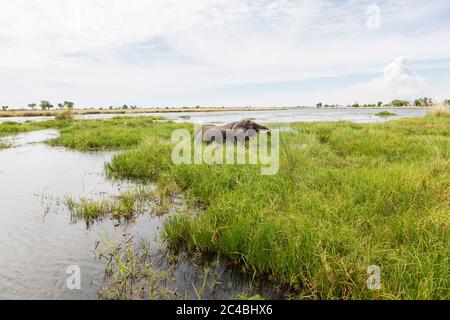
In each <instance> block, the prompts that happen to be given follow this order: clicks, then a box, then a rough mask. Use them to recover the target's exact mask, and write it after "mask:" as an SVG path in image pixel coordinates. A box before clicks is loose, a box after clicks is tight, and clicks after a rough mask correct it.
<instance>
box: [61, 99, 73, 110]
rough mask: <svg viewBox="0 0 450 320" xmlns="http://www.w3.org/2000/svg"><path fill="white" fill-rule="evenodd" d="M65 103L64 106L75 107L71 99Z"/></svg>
mask: <svg viewBox="0 0 450 320" xmlns="http://www.w3.org/2000/svg"><path fill="white" fill-rule="evenodd" d="M63 105H64V108H67V109H73V107H74V106H75V103H73V102H70V101H64V102H63Z"/></svg>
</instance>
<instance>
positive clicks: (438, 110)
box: [429, 104, 450, 117]
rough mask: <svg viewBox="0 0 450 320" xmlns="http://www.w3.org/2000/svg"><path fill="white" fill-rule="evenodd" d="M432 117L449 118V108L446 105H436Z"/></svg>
mask: <svg viewBox="0 0 450 320" xmlns="http://www.w3.org/2000/svg"><path fill="white" fill-rule="evenodd" d="M429 114H430V115H432V116H435V117H444V116H446V117H448V116H450V113H449V112H448V106H445V105H442V104H441V105H434V106H433V107H432V108H431V111H430V112H429Z"/></svg>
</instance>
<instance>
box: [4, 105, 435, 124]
mask: <svg viewBox="0 0 450 320" xmlns="http://www.w3.org/2000/svg"><path fill="white" fill-rule="evenodd" d="M384 110H388V111H391V112H393V113H396V115H395V116H389V117H379V116H377V115H376V114H377V113H378V112H380V111H384ZM426 113H427V110H424V109H390V108H379V109H364V108H361V109H315V108H303V109H291V110H267V111H265V110H263V111H226V112H174V113H170V112H163V113H144V114H123V115H118V114H115V115H114V114H98V115H83V116H76V119H110V118H114V117H117V116H120V117H139V116H160V117H165V118H168V119H170V120H172V121H175V122H195V123H228V122H233V121H237V120H242V119H244V118H250V119H253V120H254V121H257V122H261V123H267V122H272V123H277V122H278V123H279V122H283V123H289V122H297V121H300V122H313V121H352V122H357V123H369V122H383V121H388V120H395V119H401V118H406V117H417V116H423V115H425V114H426ZM52 118H53V117H14V118H0V123H1V122H5V121H15V122H26V121H43V120H47V119H52Z"/></svg>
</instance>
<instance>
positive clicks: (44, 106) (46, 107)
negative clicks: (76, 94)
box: [39, 100, 53, 110]
mask: <svg viewBox="0 0 450 320" xmlns="http://www.w3.org/2000/svg"><path fill="white" fill-rule="evenodd" d="M39 107H41V109H42V110H50V109H51V108H53V105H52V104H51V103H50V102H48V101H47V100H42V101H41V102H40V103H39Z"/></svg>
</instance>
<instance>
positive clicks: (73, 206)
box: [66, 186, 153, 228]
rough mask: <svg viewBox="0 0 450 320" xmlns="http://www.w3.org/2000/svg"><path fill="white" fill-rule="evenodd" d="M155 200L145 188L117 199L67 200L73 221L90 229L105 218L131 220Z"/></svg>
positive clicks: (138, 188) (136, 189) (132, 191)
mask: <svg viewBox="0 0 450 320" xmlns="http://www.w3.org/2000/svg"><path fill="white" fill-rule="evenodd" d="M152 198H153V192H152V191H150V190H148V188H145V187H143V186H141V187H136V188H135V189H131V190H127V191H125V192H123V193H121V194H120V195H119V196H117V197H108V198H105V197H103V198H101V199H88V198H85V197H83V198H81V199H80V200H79V201H76V200H75V199H74V198H73V197H71V196H68V197H67V198H66V203H67V207H68V209H69V211H70V214H71V221H72V222H77V221H79V220H84V221H85V222H86V226H87V227H88V228H89V227H90V226H91V225H92V224H93V223H95V221H97V220H101V219H104V218H112V219H119V220H120V219H122V218H123V219H126V220H129V219H131V218H133V217H134V216H135V215H137V214H139V213H142V212H143V211H144V209H145V208H146V203H147V202H148V201H150V200H151V199H152Z"/></svg>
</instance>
